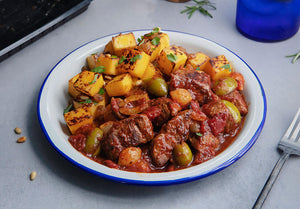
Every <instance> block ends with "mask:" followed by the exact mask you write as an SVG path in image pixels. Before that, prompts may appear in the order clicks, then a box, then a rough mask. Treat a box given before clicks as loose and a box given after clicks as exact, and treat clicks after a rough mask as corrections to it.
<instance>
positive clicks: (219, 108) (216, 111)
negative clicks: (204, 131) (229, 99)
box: [202, 100, 237, 136]
mask: <svg viewBox="0 0 300 209" xmlns="http://www.w3.org/2000/svg"><path fill="white" fill-rule="evenodd" d="M202 111H203V112H204V113H205V114H206V115H207V116H208V117H209V120H208V125H209V126H210V128H211V131H212V133H213V134H214V135H215V136H217V135H219V134H221V133H230V132H231V131H232V130H234V129H235V128H236V126H237V124H236V123H235V121H234V118H233V116H232V115H231V113H230V111H229V109H228V108H227V107H226V105H225V104H224V103H223V102H222V101H221V100H218V101H215V102H210V103H207V104H205V105H203V106H202Z"/></svg>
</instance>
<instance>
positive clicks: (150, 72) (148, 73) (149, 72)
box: [141, 62, 156, 80]
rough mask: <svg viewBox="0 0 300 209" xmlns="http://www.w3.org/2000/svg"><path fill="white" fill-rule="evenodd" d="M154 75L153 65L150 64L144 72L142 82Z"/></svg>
mask: <svg viewBox="0 0 300 209" xmlns="http://www.w3.org/2000/svg"><path fill="white" fill-rule="evenodd" d="M155 74H156V69H155V67H154V65H153V64H152V63H151V62H150V63H149V64H148V66H147V68H146V70H145V73H144V74H143V76H142V77H141V79H142V80H147V79H150V78H152V77H153V76H154V75H155Z"/></svg>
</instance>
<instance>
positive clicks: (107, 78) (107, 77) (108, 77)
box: [104, 75, 113, 81]
mask: <svg viewBox="0 0 300 209" xmlns="http://www.w3.org/2000/svg"><path fill="white" fill-rule="evenodd" d="M104 78H105V79H106V80H109V81H110V80H112V79H113V78H112V77H111V76H109V75H105V76H104Z"/></svg>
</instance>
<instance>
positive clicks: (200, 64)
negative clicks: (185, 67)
mask: <svg viewBox="0 0 300 209" xmlns="http://www.w3.org/2000/svg"><path fill="white" fill-rule="evenodd" d="M187 64H190V65H192V66H193V68H194V69H196V68H199V69H200V70H202V71H209V70H211V68H212V66H211V63H210V57H209V56H207V55H206V54H203V53H201V52H197V53H195V54H190V55H189V56H188V59H187Z"/></svg>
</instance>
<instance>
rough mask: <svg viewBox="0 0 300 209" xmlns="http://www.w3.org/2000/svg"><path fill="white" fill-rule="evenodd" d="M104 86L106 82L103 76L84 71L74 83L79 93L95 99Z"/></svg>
mask: <svg viewBox="0 0 300 209" xmlns="http://www.w3.org/2000/svg"><path fill="white" fill-rule="evenodd" d="M103 84H104V80H103V77H102V74H99V73H95V72H91V71H82V72H81V73H80V74H79V77H78V79H77V80H76V82H75V83H74V87H75V89H76V90H77V91H79V92H81V93H84V94H87V95H89V96H92V97H93V96H94V95H95V94H96V93H98V92H99V90H100V88H101V87H102V86H103Z"/></svg>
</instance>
